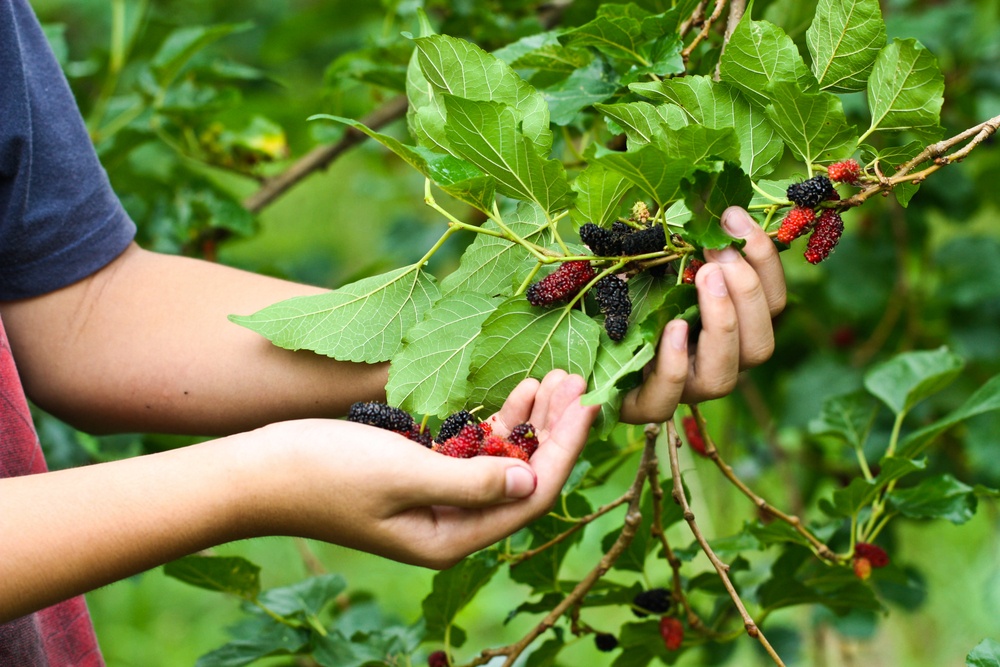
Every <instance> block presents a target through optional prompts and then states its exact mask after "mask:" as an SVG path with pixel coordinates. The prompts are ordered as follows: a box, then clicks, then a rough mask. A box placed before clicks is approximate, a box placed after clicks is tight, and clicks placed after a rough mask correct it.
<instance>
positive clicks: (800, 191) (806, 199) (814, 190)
mask: <svg viewBox="0 0 1000 667" xmlns="http://www.w3.org/2000/svg"><path fill="white" fill-rule="evenodd" d="M833 193H834V189H833V183H831V182H830V179H829V178H827V177H826V176H825V175H823V174H819V175H818V176H813V177H812V178H810V179H807V180H805V181H802V182H801V183H792V184H791V185H789V186H788V190H786V191H785V194H786V195H788V199H789V200H790V201H792V202H794V203H795V205H796V206H801V207H803V208H816V207H817V206H819V205H820V203H821V202H824V201H826V200H827V199H829V198H830V197H831V196H832V195H833Z"/></svg>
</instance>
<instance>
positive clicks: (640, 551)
mask: <svg viewBox="0 0 1000 667" xmlns="http://www.w3.org/2000/svg"><path fill="white" fill-rule="evenodd" d="M663 498H669V494H668V495H665V496H663ZM663 498H661V504H662V500H663ZM668 502H670V503H673V500H672V499H671V500H669V501H668ZM639 511H640V514H641V515H642V519H641V521H640V522H639V529H638V530H637V531H636V533H635V537H633V538H632V541H631V542H629V545H628V547H626V548H625V550H624V551H623V552H622V553H621V555H620V556H619V557H618V560H616V561H615V563H614V565H612V569H615V570H626V571H630V572H645V571H646V557H647V556H649V552H650V551H652V550H653V547H654V546H655V544H656V543H655V541H654V539H653V536H652V533H651V532H650V529H651V528H652V526H653V494H651V493H645V494H643V497H642V504H641V505H640V508H639ZM621 532H622V525H621V524H619V525H618V526H617V527H615V528H613V529H612V530H611V531H610V532H609V533H607V534H606V535H605V536H604V537H603V538H602V539H601V549H602V550H603V551H604V553H607V552H608V551H610V550H611V547H612V546H613V545H614V543H615V541H617V540H618V537H619V536H620V535H621ZM630 602H631V601H630Z"/></svg>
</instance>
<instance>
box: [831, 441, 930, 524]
mask: <svg viewBox="0 0 1000 667" xmlns="http://www.w3.org/2000/svg"><path fill="white" fill-rule="evenodd" d="M880 465H881V470H880V471H879V474H878V476H876V477H875V479H874V480H872V481H870V482H869V481H868V480H866V479H865V478H863V477H857V478H855V479H853V480H851V483H850V484H849V485H847V487H845V488H843V489H837V490H836V491H834V492H833V505H832V507H824V510H825V511H827V512H828V513H830V514H833V515H834V516H843V517H850V516H853V515H855V514H857V513H858V512H860V511H861V510H862V509H864V508H865V507H867V506H868V505H870V504H871V503H872V502H874V500H875V498H876V497H877V496H878V494H879V492H880V491H881V490H882V489H884V488H886V487H887V486H889V484H890V483H892V482H895V481H896V480H899V479H902V478H903V477H905V476H906V475H909V474H910V473H913V472H918V471H920V470H924V469H925V468H926V467H927V462H926V461H923V460H920V461H913V460H911V459H906V458H901V457H894V456H887V457H885V458H883V459H882V461H881V462H880ZM831 510H832V511H831Z"/></svg>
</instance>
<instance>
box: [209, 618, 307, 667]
mask: <svg viewBox="0 0 1000 667" xmlns="http://www.w3.org/2000/svg"><path fill="white" fill-rule="evenodd" d="M230 633H231V634H232V635H234V637H235V638H234V639H232V640H231V641H229V642H228V643H226V644H224V645H222V646H220V647H219V648H217V649H215V650H214V651H210V652H208V653H206V654H205V655H203V656H201V657H200V658H198V661H197V662H196V663H195V667H242V666H243V665H249V664H251V663H253V662H255V661H257V660H260V659H261V658H266V657H269V656H275V655H294V654H295V653H298V652H300V651H301V650H302V649H304V648H305V647H306V645H307V644H308V643H309V633H308V632H307V631H305V630H300V629H297V628H292V627H289V626H287V625H285V624H284V623H278V622H277V621H276V620H274V619H273V618H271V617H270V616H253V617H250V618H248V619H246V620H244V621H243V622H241V623H239V624H238V625H236V626H235V627H234V628H231V629H230Z"/></svg>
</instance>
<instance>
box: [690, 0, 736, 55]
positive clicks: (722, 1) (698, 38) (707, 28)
mask: <svg viewBox="0 0 1000 667" xmlns="http://www.w3.org/2000/svg"><path fill="white" fill-rule="evenodd" d="M725 6H726V0H715V9H713V10H712V15H711V16H709V17H708V20H707V21H705V24H704V25H703V26H702V27H701V32H699V33H698V34H697V35H695V37H694V39H693V40H691V43H690V44H688V45H687V46H686V47H684V50H683V51H681V58H683V59H684V62H687V61H688V58H690V57H691V53H692V52H694V50H695V49H696V48H698V45H699V44H701V42H702V40H704V39H705V38H706V37H708V33H710V32H711V31H712V26H713V25H714V24H715V22H716V21H718V20H719V17H720V16H722V10H723V9H724V8H725Z"/></svg>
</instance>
